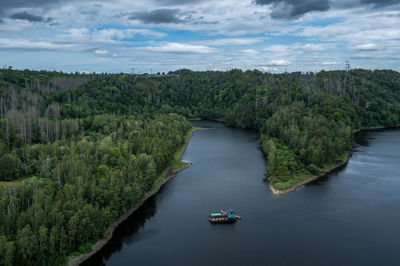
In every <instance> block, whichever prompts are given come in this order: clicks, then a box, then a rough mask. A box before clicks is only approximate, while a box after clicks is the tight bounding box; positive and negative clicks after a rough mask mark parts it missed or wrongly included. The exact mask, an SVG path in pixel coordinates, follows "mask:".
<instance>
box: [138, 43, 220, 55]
mask: <svg viewBox="0 0 400 266" xmlns="http://www.w3.org/2000/svg"><path fill="white" fill-rule="evenodd" d="M137 50H143V51H149V52H155V53H177V54H188V53H190V54H210V53H214V52H215V51H216V50H217V49H215V48H212V47H208V46H205V45H192V44H185V43H167V44H163V45H160V46H148V47H140V48H137Z"/></svg>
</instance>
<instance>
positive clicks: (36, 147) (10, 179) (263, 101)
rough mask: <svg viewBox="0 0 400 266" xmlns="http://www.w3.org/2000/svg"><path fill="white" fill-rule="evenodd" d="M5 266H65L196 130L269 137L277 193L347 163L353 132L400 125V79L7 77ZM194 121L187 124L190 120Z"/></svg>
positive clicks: (1, 119)
mask: <svg viewBox="0 0 400 266" xmlns="http://www.w3.org/2000/svg"><path fill="white" fill-rule="evenodd" d="M0 89H1V95H0V96H1V97H0V151H1V152H0V182H2V181H4V182H3V183H4V184H0V264H1V265H24V264H25V265H29V264H32V265H33V264H43V265H45V264H49V265H56V264H64V263H65V261H66V257H67V256H68V255H70V254H71V253H73V252H74V251H79V252H85V251H87V250H88V249H90V244H91V243H93V242H94V241H96V240H97V239H99V238H100V237H102V236H103V235H104V233H105V230H106V228H107V226H108V225H109V224H110V223H111V221H113V220H115V219H116V218H117V217H118V216H120V215H121V214H123V213H124V212H126V211H127V210H128V209H129V208H131V207H133V206H134V205H135V203H137V202H138V201H139V200H140V199H141V198H142V197H143V195H144V193H146V192H147V191H149V190H151V189H152V187H153V185H154V182H156V179H157V177H158V176H160V174H161V173H162V172H163V170H164V169H165V168H166V167H167V166H168V165H169V164H170V163H171V160H172V157H173V154H174V152H175V151H176V150H177V149H178V148H179V147H180V146H181V145H182V144H183V142H184V135H185V134H186V132H187V131H188V130H189V129H190V127H191V126H190V123H189V122H187V120H186V118H211V119H220V120H223V121H225V123H226V124H229V125H233V126H237V127H248V128H257V129H259V130H260V145H261V147H262V149H263V151H264V152H265V154H266V156H267V166H268V167H267V168H268V172H267V173H266V174H267V176H268V179H269V181H270V183H271V185H272V186H274V187H275V188H277V189H287V188H289V187H291V186H293V185H294V184H296V183H298V182H300V181H302V180H304V179H306V178H308V177H310V176H312V175H317V174H319V173H320V172H322V171H323V170H324V169H326V168H328V167H330V166H332V165H334V164H337V163H338V162H341V161H343V160H344V159H345V158H346V154H347V152H348V150H349V149H350V148H351V143H352V140H353V135H354V132H355V131H356V130H358V129H360V128H363V127H376V126H393V125H398V124H399V123H400V73H398V72H395V71H391V70H376V71H369V70H361V69H356V70H351V71H330V72H325V71H321V72H319V73H284V74H269V73H262V72H260V71H257V70H254V71H245V72H243V71H241V70H237V69H234V70H231V71H228V72H217V71H208V72H192V71H190V70H179V71H175V72H170V73H168V74H166V75H148V74H147V75H129V74H90V75H85V74H78V73H76V74H65V73H59V72H45V71H40V72H37V71H29V70H24V71H19V70H12V69H2V70H0ZM185 117H186V118H185Z"/></svg>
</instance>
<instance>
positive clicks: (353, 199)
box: [87, 121, 400, 265]
mask: <svg viewBox="0 0 400 266" xmlns="http://www.w3.org/2000/svg"><path fill="white" fill-rule="evenodd" d="M196 124H200V125H202V126H207V125H209V126H212V127H215V128H213V129H211V130H204V131H197V132H196V133H195V134H194V137H193V138H192V140H191V141H190V144H189V146H188V149H187V151H186V153H185V154H184V157H183V159H184V160H189V161H191V162H193V165H192V166H191V167H190V168H188V169H187V170H185V171H183V172H181V173H179V174H178V175H177V176H176V177H175V178H173V179H172V180H171V181H170V182H168V183H167V184H166V185H165V186H164V187H163V188H162V190H161V191H160V193H158V194H157V195H156V196H154V197H153V198H151V199H150V200H149V201H148V202H147V203H146V204H145V205H144V206H143V207H142V208H141V209H140V211H139V212H138V213H136V214H135V215H133V216H132V217H131V218H130V219H129V220H128V221H127V222H126V223H124V225H123V226H122V227H120V228H119V229H118V230H117V231H116V234H115V237H114V238H113V240H112V241H111V242H110V243H109V244H108V245H107V246H106V247H105V248H104V249H103V250H102V251H101V252H100V253H99V254H98V255H97V256H96V257H94V258H93V259H91V260H90V261H88V262H87V264H88V265H100V264H102V263H104V264H106V265H400V168H399V166H400V131H398V130H397V131H396V130H391V131H389V130H388V131H380V132H369V133H365V134H363V135H362V136H361V137H360V143H362V145H361V146H360V147H358V148H357V150H358V151H357V152H356V153H355V154H354V155H353V156H352V158H351V160H350V162H349V164H348V165H347V166H346V167H345V168H344V169H342V170H340V171H338V172H337V173H335V174H331V175H330V176H329V177H327V178H323V179H321V180H318V181H316V182H314V183H313V184H309V185H306V186H304V187H302V188H300V189H298V190H297V191H296V192H294V193H289V194H286V195H282V196H276V195H272V194H271V192H270V191H269V189H268V184H267V183H266V182H265V181H264V176H263V173H264V172H265V170H266V169H265V161H264V158H263V155H262V153H261V151H260V149H259V147H258V143H257V133H256V132H254V131H248V130H241V129H231V128H227V127H224V126H223V125H221V124H217V123H213V122H207V121H200V122H196ZM227 208H234V209H235V210H236V211H237V213H238V214H239V215H241V216H242V217H243V220H241V221H238V222H236V223H235V224H223V225H213V224H210V223H209V222H208V220H207V216H208V214H209V213H210V212H212V211H218V210H220V209H227Z"/></svg>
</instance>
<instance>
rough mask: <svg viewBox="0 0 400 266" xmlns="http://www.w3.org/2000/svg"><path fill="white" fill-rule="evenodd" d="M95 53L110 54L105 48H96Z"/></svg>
mask: <svg viewBox="0 0 400 266" xmlns="http://www.w3.org/2000/svg"><path fill="white" fill-rule="evenodd" d="M94 53H95V54H97V55H105V54H108V51H107V50H103V49H97V50H94Z"/></svg>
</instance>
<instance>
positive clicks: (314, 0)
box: [256, 0, 330, 19]
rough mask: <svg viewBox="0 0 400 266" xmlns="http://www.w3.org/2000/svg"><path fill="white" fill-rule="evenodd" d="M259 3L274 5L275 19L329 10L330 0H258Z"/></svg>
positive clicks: (272, 13)
mask: <svg viewBox="0 0 400 266" xmlns="http://www.w3.org/2000/svg"><path fill="white" fill-rule="evenodd" d="M256 4H258V5H272V8H273V9H272V12H271V17H272V18H273V19H293V18H298V17H301V16H302V15H304V14H306V13H309V12H312V11H327V10H329V9H330V1H329V0H303V1H299V0H256Z"/></svg>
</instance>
